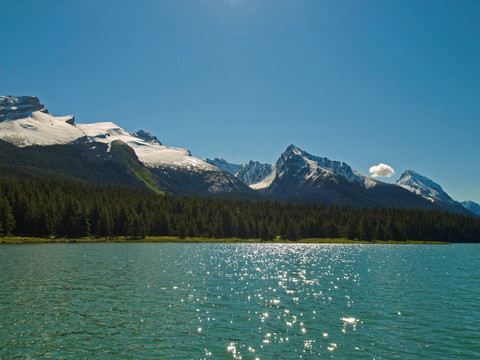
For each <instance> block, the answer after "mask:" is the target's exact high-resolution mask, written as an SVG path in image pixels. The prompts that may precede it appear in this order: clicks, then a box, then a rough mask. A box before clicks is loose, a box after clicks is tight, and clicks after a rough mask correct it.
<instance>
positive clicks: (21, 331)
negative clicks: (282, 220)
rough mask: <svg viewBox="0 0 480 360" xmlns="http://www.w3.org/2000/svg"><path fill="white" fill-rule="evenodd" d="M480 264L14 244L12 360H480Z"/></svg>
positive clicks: (316, 253)
mask: <svg viewBox="0 0 480 360" xmlns="http://www.w3.org/2000/svg"><path fill="white" fill-rule="evenodd" d="M479 255H480V246H479V245H451V246H409V245H402V246H391V245H390V246H389V245H306V244H303V245H302V244H298V245H291V244H284V245H278V244H275V245H273V244H270V245H269V244H39V245H4V246H1V247H0V279H1V284H2V286H1V288H0V318H1V320H0V344H1V346H2V348H1V350H0V355H1V357H2V358H38V357H52V358H64V357H71V356H73V357H79V358H88V357H92V356H103V357H106V358H118V357H121V358H164V359H173V358H175V359H203V358H206V359H218V358H221V359H293V358H303V359H308V358H311V359H314V358H318V357H320V356H321V357H326V358H339V359H345V358H366V359H371V358H376V359H382V358H383V359H393V358H409V359H423V358H435V359H451V358H462V359H463V358H472V359H473V358H478V357H479V356H480V345H479V344H480V300H479V299H478V294H479V293H480V280H479V279H480V266H479V265H480V264H479Z"/></svg>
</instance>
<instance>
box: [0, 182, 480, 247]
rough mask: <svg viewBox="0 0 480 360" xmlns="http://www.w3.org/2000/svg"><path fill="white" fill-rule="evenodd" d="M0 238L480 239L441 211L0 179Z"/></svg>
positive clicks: (474, 224)
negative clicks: (181, 194) (184, 194)
mask: <svg viewBox="0 0 480 360" xmlns="http://www.w3.org/2000/svg"><path fill="white" fill-rule="evenodd" d="M0 235H2V236H6V235H14V236H35V237H49V236H54V237H68V238H76V237H84V236H95V237H102V238H103V237H105V238H115V237H131V238H142V237H145V236H147V235H149V236H179V237H186V236H188V237H216V238H230V237H237V238H244V239H247V238H261V239H262V240H272V239H274V238H275V237H277V236H280V237H282V238H284V239H289V240H298V239H301V238H338V237H345V238H349V239H359V240H367V241H368V240H374V239H376V240H396V241H405V240H407V239H409V240H421V241H423V240H427V241H449V242H478V241H480V219H478V218H474V217H469V216H464V215H459V214H452V213H447V212H441V211H425V210H423V211H422V210H404V209H393V208H388V209H387V208H383V209H379V208H363V209H353V208H349V207H338V206H331V207H325V206H322V205H318V204H292V203H281V202H269V201H264V202H259V201H249V200H229V199H222V200H220V199H204V198H198V197H176V196H173V195H157V194H152V193H150V192H146V191H142V190H135V189H130V188H124V187H118V186H101V185H92V184H86V183H76V182H66V181H55V180H45V181H37V182H35V181H29V180H18V179H15V180H13V179H12V180H3V181H2V182H0Z"/></svg>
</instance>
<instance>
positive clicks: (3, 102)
mask: <svg viewBox="0 0 480 360" xmlns="http://www.w3.org/2000/svg"><path fill="white" fill-rule="evenodd" d="M34 111H41V112H43V113H46V114H48V110H47V109H45V107H44V106H43V104H41V103H40V100H38V98H37V97H35V96H0V121H5V120H15V119H21V118H25V117H28V116H30V114H31V113H32V112H34Z"/></svg>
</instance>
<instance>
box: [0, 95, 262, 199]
mask: <svg viewBox="0 0 480 360" xmlns="http://www.w3.org/2000/svg"><path fill="white" fill-rule="evenodd" d="M0 140H3V141H4V142H6V143H9V144H12V145H14V146H15V147H17V148H27V147H28V148H29V150H28V151H27V152H29V153H35V155H32V159H36V161H37V162H32V161H26V162H25V166H28V167H29V168H30V170H32V168H36V170H35V171H37V172H38V170H48V171H54V172H55V170H54V168H55V163H52V162H49V161H48V160H44V159H43V156H44V155H45V154H44V153H45V152H48V153H49V155H48V156H47V157H46V158H45V159H56V158H57V156H56V155H53V154H52V152H64V153H68V154H71V155H72V156H78V157H80V159H82V160H85V159H89V162H88V164H87V162H84V163H82V164H84V165H85V166H83V167H82V166H81V164H79V162H78V161H74V160H73V159H72V160H71V161H72V163H75V164H77V166H80V168H78V171H77V175H78V174H88V173H90V170H88V169H86V166H87V165H88V167H91V168H98V167H100V168H104V167H105V166H106V165H105V164H102V162H106V163H108V164H109V165H108V166H110V165H111V162H112V161H113V162H115V166H118V165H119V161H120V160H119V158H118V157H116V158H115V159H116V160H115V161H114V160H113V157H114V156H113V154H111V152H112V149H113V144H117V146H116V148H117V149H120V148H121V149H123V153H125V148H124V147H122V146H121V145H120V144H124V145H126V146H127V147H128V148H129V149H131V150H132V151H130V153H129V154H128V157H126V158H125V157H123V158H122V161H124V162H125V163H124V164H123V166H124V167H125V168H126V169H128V171H129V172H130V173H131V174H133V175H132V176H133V178H136V179H137V181H139V184H137V185H140V186H144V185H145V181H144V180H145V179H141V176H140V175H139V174H148V175H146V176H147V177H148V178H149V179H150V186H152V184H156V185H153V186H154V187H155V190H156V191H168V192H172V193H174V194H196V195H204V196H207V195H214V196H232V197H258V194H256V193H255V192H254V191H253V190H252V189H250V188H249V187H248V186H247V185H245V184H244V183H242V182H241V181H239V180H238V179H236V178H235V177H234V176H232V175H231V174H229V173H226V172H224V171H221V170H220V169H218V168H217V167H215V166H212V165H210V164H208V163H207V162H205V161H203V160H200V159H198V158H195V157H193V156H192V155H191V154H190V152H189V151H188V150H186V149H180V148H174V147H168V146H164V145H162V143H161V142H160V141H159V140H158V139H157V138H156V137H154V136H152V135H151V134H150V133H149V132H148V131H145V130H140V131H138V132H128V131H125V130H124V129H122V128H120V127H119V126H117V125H116V124H114V123H112V122H100V123H93V124H78V123H76V122H75V117H74V116H72V115H69V116H63V117H55V116H53V115H51V114H50V113H49V111H48V110H47V109H45V107H44V106H43V105H42V104H41V103H40V101H39V99H38V98H36V97H32V96H20V97H16V96H1V97H0ZM60 145H62V146H63V147H62V146H60ZM73 145H76V146H73ZM52 146H54V147H53V148H50V147H52ZM65 146H66V147H65ZM45 148H50V149H47V150H45ZM66 149H68V150H66ZM10 150H11V149H10ZM9 153H10V154H13V153H15V151H10V152H9ZM20 153H22V152H21V151H19V153H18V154H14V155H13V157H10V158H6V156H4V157H3V159H2V164H3V165H10V166H11V165H15V164H16V166H17V167H18V166H19V164H18V161H17V160H18V159H17V160H16V159H15V156H18V157H19V158H24V156H23V155H22V154H20ZM73 154H76V155H73ZM58 156H61V155H60V154H58ZM92 156H94V158H95V161H93V162H92V161H91V160H92ZM97 160H98V161H97ZM99 161H100V163H99ZM120 162H121V161H120ZM61 163H64V162H61ZM134 163H135V166H133V167H132V165H133V164H134ZM115 166H114V167H115ZM139 166H140V168H139ZM24 170H25V169H23V170H21V171H23V172H24ZM18 171H20V169H19V170H18ZM62 171H63V170H62ZM67 173H69V172H68V171H67ZM122 174H124V172H119V173H118V174H117V177H118V179H116V181H114V182H115V183H118V182H120V183H122V182H127V183H131V181H130V180H129V177H128V176H127V177H126V178H125V179H122V177H124V175H122ZM70 175H71V174H70V173H69V176H70ZM111 175H112V176H114V175H113V174H111ZM77 177H78V178H79V179H82V180H88V179H90V180H92V181H97V180H98V181H100V182H102V181H103V180H102V178H103V177H105V176H100V178H98V177H94V176H92V177H85V176H83V175H78V176H77ZM107 177H110V175H108V176H107ZM157 187H158V188H157Z"/></svg>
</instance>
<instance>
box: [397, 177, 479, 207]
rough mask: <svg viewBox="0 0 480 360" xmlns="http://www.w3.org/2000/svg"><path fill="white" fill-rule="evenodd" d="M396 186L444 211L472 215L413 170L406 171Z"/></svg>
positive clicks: (436, 185) (438, 186)
mask: <svg viewBox="0 0 480 360" xmlns="http://www.w3.org/2000/svg"><path fill="white" fill-rule="evenodd" d="M396 184H397V185H398V186H401V187H402V188H404V189H407V190H408V191H410V192H412V193H414V194H417V195H419V196H421V197H423V198H425V199H427V200H429V201H431V202H432V203H433V204H436V205H438V206H439V207H440V208H442V209H445V210H449V211H454V212H460V213H466V214H470V212H469V211H465V208H464V207H463V206H462V204H460V203H459V202H457V201H455V200H453V199H452V198H451V197H450V195H448V194H447V193H446V192H445V191H443V189H442V187H441V186H440V185H438V184H437V183H436V182H434V181H433V180H431V179H429V178H427V177H426V176H423V175H420V174H419V173H417V172H415V171H413V170H407V171H405V172H404V173H403V174H402V176H400V179H398V181H397V183H396Z"/></svg>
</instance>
